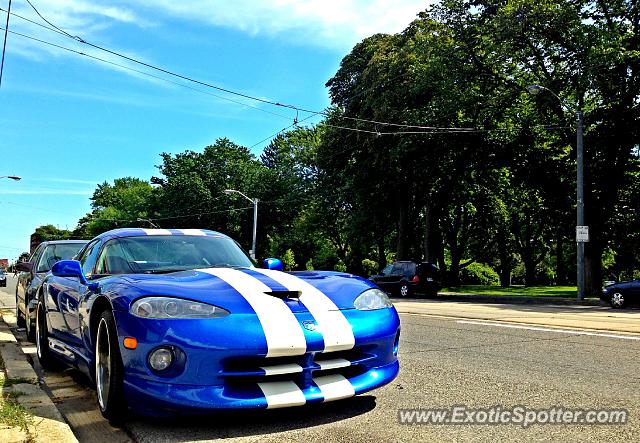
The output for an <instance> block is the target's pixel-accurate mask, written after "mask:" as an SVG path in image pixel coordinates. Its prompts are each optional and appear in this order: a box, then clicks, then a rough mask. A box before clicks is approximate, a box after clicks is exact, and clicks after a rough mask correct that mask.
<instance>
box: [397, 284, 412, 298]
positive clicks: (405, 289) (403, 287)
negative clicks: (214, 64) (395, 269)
mask: <svg viewBox="0 0 640 443" xmlns="http://www.w3.org/2000/svg"><path fill="white" fill-rule="evenodd" d="M398 295H399V296H400V297H403V298H406V297H409V296H411V286H409V285H408V284H407V283H400V286H399V287H398Z"/></svg>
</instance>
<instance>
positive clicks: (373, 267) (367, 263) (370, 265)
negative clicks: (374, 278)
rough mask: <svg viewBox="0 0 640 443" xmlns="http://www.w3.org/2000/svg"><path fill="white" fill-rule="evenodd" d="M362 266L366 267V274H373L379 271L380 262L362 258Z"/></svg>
mask: <svg viewBox="0 0 640 443" xmlns="http://www.w3.org/2000/svg"><path fill="white" fill-rule="evenodd" d="M362 267H363V268H364V272H365V273H366V275H373V274H377V273H378V263H377V262H375V261H373V260H370V259H368V258H365V259H364V260H362Z"/></svg>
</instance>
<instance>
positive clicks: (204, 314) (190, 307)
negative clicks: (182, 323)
mask: <svg viewBox="0 0 640 443" xmlns="http://www.w3.org/2000/svg"><path fill="white" fill-rule="evenodd" d="M130 312H131V314H133V315H135V316H136V317H142V318H215V317H225V316H227V315H229V311H227V310H226V309H222V308H220V307H218V306H213V305H210V304H207V303H200V302H197V301H191V300H184V299H182V298H173V297H144V298H141V299H139V300H136V301H135V302H133V304H132V305H131V309H130Z"/></svg>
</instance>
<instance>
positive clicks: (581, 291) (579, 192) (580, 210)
mask: <svg viewBox="0 0 640 443" xmlns="http://www.w3.org/2000/svg"><path fill="white" fill-rule="evenodd" d="M576 126H577V127H576V163H577V165H576V169H577V171H576V213H577V214H576V215H577V220H576V222H577V228H576V244H577V251H576V252H577V257H578V260H577V279H578V281H577V286H578V301H582V300H584V295H585V287H584V286H585V278H584V277H585V273H584V243H585V241H584V240H585V238H581V237H580V236H579V235H578V231H580V230H582V231H583V232H586V241H589V228H588V227H587V226H585V225H584V145H583V140H582V135H583V131H584V116H583V114H582V110H581V109H579V110H577V111H576Z"/></svg>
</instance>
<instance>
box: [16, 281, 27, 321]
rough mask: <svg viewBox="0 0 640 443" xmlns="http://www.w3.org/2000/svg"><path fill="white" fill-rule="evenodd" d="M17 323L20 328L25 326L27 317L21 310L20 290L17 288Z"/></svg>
mask: <svg viewBox="0 0 640 443" xmlns="http://www.w3.org/2000/svg"><path fill="white" fill-rule="evenodd" d="M16 324H17V325H18V327H19V328H24V327H25V324H26V322H25V319H24V315H22V311H21V310H20V305H19V304H18V291H17V290H16Z"/></svg>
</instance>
